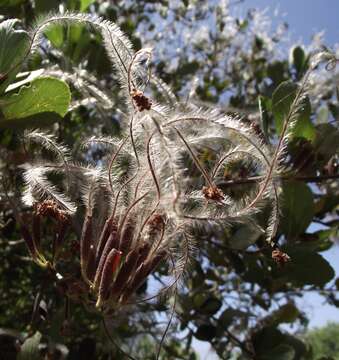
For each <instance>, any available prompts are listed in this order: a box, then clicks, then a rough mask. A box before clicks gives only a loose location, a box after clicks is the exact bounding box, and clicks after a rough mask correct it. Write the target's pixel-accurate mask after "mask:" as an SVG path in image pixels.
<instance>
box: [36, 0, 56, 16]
mask: <svg viewBox="0 0 339 360" xmlns="http://www.w3.org/2000/svg"><path fill="white" fill-rule="evenodd" d="M34 5H35V6H34V8H35V11H36V12H37V13H48V12H51V11H57V10H58V7H59V1H58V0H48V1H46V0H34Z"/></svg>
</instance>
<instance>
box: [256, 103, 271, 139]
mask: <svg viewBox="0 0 339 360" xmlns="http://www.w3.org/2000/svg"><path fill="white" fill-rule="evenodd" d="M270 101H271V100H270V99H268V98H266V97H264V96H259V97H258V106H259V113H260V125H261V128H262V131H263V133H264V135H265V138H266V140H268V138H269V134H268V128H269V124H270V117H269V115H268V111H269V106H270Z"/></svg>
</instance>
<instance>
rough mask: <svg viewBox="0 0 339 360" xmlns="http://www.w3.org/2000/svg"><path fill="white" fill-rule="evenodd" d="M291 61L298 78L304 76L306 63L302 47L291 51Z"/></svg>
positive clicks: (296, 47)
mask: <svg viewBox="0 0 339 360" xmlns="http://www.w3.org/2000/svg"><path fill="white" fill-rule="evenodd" d="M290 61H291V63H292V65H293V66H294V68H295V69H296V71H297V74H298V76H299V77H300V75H302V72H303V70H304V66H305V62H306V55H305V52H304V50H303V49H302V48H301V47H300V46H295V47H294V48H292V49H291V59H290Z"/></svg>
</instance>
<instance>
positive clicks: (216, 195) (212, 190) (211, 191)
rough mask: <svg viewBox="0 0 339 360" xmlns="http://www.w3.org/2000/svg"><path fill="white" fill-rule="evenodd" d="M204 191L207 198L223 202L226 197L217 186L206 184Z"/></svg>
mask: <svg viewBox="0 0 339 360" xmlns="http://www.w3.org/2000/svg"><path fill="white" fill-rule="evenodd" d="M202 193H203V194H204V196H205V199H207V200H213V201H217V202H222V201H223V200H224V199H225V195H224V193H223V192H222V190H220V189H219V188H218V187H217V186H204V187H203V188H202Z"/></svg>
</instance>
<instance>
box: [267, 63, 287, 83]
mask: <svg viewBox="0 0 339 360" xmlns="http://www.w3.org/2000/svg"><path fill="white" fill-rule="evenodd" d="M285 70H286V64H285V63H284V62H281V61H275V62H273V63H272V64H269V65H268V67H267V75H268V77H270V78H271V79H272V81H273V82H274V83H275V84H276V85H278V84H280V83H281V82H282V81H283V80H284V73H285Z"/></svg>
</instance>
